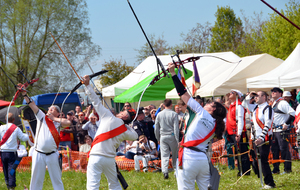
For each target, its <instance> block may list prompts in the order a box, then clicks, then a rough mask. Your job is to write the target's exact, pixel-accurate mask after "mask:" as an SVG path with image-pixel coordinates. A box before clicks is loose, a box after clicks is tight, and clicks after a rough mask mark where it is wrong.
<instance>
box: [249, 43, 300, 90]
mask: <svg viewBox="0 0 300 190" xmlns="http://www.w3.org/2000/svg"><path fill="white" fill-rule="evenodd" d="M297 71H298V72H297ZM292 72H294V73H292ZM297 73H298V74H297ZM299 73H300V43H298V45H297V46H296V48H295V49H294V51H293V52H292V53H291V54H290V55H289V57H288V58H287V59H286V60H285V61H284V62H283V63H282V64H281V65H280V66H278V67H276V68H275V69H273V70H271V71H270V72H268V73H266V74H263V75H260V76H257V77H253V78H248V79H247V88H249V89H251V90H255V89H264V90H267V89H268V90H270V88H273V87H280V88H290V87H296V86H299V84H298V85H297V84H296V83H297V82H298V83H299V80H298V81H295V79H296V80H297V79H299V77H298V76H297V75H299Z"/></svg>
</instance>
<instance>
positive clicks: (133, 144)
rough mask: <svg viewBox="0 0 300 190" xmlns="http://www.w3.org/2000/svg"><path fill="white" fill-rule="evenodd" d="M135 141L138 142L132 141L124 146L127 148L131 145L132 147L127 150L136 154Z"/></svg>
mask: <svg viewBox="0 0 300 190" xmlns="http://www.w3.org/2000/svg"><path fill="white" fill-rule="evenodd" d="M137 143H138V141H133V143H132V144H131V145H129V144H128V145H127V146H126V148H127V147H133V148H131V149H129V150H127V152H133V153H135V154H136V146H137Z"/></svg>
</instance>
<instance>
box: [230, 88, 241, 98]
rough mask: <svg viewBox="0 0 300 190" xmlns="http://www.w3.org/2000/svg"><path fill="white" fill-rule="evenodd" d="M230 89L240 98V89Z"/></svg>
mask: <svg viewBox="0 0 300 190" xmlns="http://www.w3.org/2000/svg"><path fill="white" fill-rule="evenodd" d="M231 91H233V92H236V93H237V95H238V96H239V98H241V97H242V96H243V93H241V91H239V90H236V89H231Z"/></svg>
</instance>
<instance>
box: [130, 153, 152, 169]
mask: <svg viewBox="0 0 300 190" xmlns="http://www.w3.org/2000/svg"><path fill="white" fill-rule="evenodd" d="M151 157H152V158H155V156H154V155H149V154H147V155H143V156H142V155H135V156H134V157H133V159H134V169H135V171H137V170H140V160H142V161H143V167H144V168H146V167H147V166H148V162H149V160H151ZM144 171H145V169H144Z"/></svg>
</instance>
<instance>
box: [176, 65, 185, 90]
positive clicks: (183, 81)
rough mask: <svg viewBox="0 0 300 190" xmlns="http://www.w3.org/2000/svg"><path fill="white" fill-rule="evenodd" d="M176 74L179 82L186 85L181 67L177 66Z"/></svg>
mask: <svg viewBox="0 0 300 190" xmlns="http://www.w3.org/2000/svg"><path fill="white" fill-rule="evenodd" d="M177 76H178V78H179V80H180V81H181V83H182V84H183V86H185V87H186V83H185V78H184V74H183V72H182V69H181V68H180V67H178V73H177Z"/></svg>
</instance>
